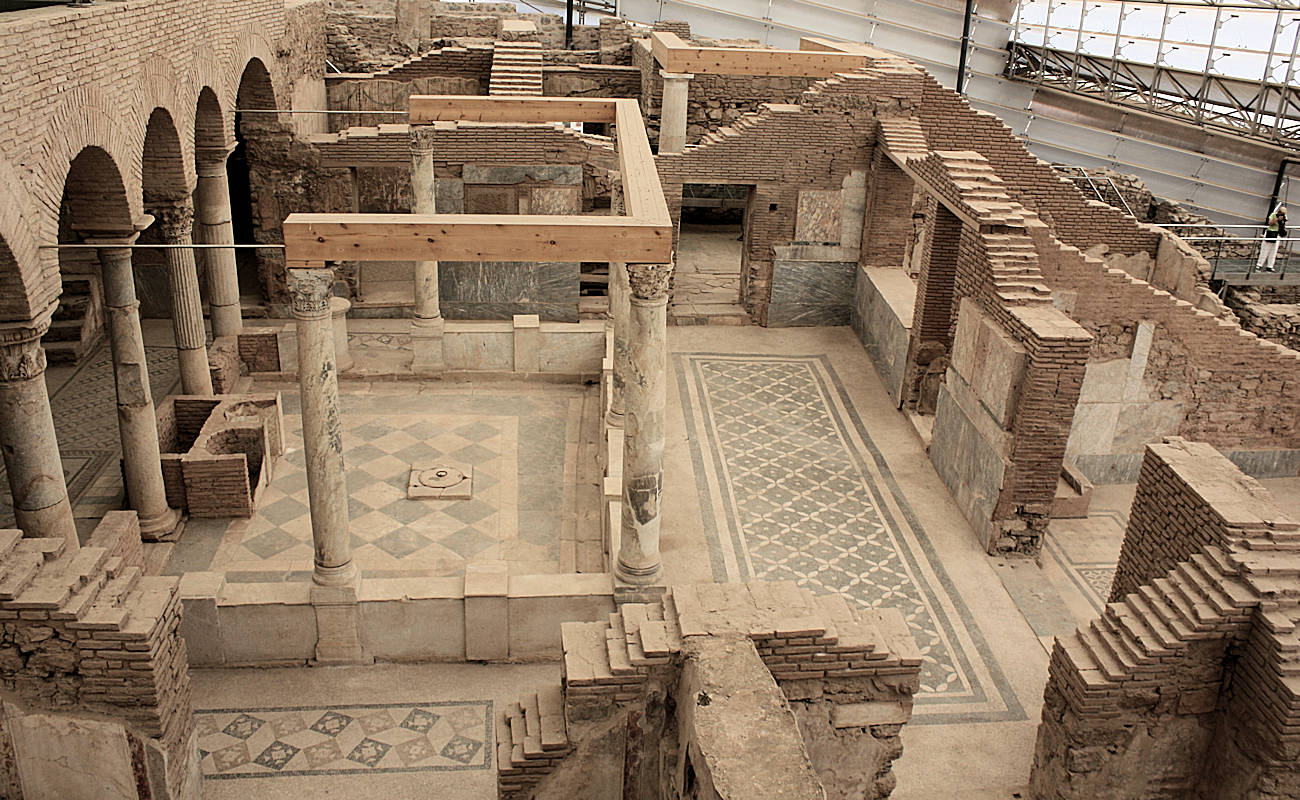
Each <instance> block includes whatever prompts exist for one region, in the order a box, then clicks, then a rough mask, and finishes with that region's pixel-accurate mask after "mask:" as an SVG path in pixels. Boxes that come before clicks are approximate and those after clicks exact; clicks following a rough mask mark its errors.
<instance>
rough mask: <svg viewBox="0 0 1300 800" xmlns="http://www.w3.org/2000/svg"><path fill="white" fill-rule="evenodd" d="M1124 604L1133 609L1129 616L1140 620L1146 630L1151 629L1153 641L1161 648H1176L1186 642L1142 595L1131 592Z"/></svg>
mask: <svg viewBox="0 0 1300 800" xmlns="http://www.w3.org/2000/svg"><path fill="white" fill-rule="evenodd" d="M1124 604H1125V605H1126V606H1128V607H1129V608H1130V609H1132V611H1133V614H1132V615H1131V616H1129V617H1128V618H1129V619H1131V620H1135V621H1137V622H1140V623H1141V625H1142V626H1143V627H1145V628H1146V630H1148V631H1150V634H1151V636H1152V642H1153V643H1154V644H1158V645H1159V647H1160V648H1161V649H1166V650H1174V649H1177V648H1180V647H1182V646H1183V645H1184V644H1185V642H1184V641H1183V640H1182V639H1179V638H1178V635H1177V634H1176V633H1174V631H1173V629H1172V628H1170V627H1169V626H1168V625H1166V624H1165V623H1164V620H1162V619H1161V618H1160V615H1159V614H1158V613H1156V611H1155V610H1154V609H1153V608H1151V605H1150V604H1149V603H1148V602H1147V601H1146V598H1144V597H1143V596H1142V595H1140V594H1136V593H1134V594H1130V595H1128V596H1127V597H1125V598H1124Z"/></svg>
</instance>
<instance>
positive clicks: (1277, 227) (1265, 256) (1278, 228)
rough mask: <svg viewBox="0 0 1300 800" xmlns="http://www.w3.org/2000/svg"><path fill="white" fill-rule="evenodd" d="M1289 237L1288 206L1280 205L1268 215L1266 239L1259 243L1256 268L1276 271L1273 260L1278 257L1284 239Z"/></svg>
mask: <svg viewBox="0 0 1300 800" xmlns="http://www.w3.org/2000/svg"><path fill="white" fill-rule="evenodd" d="M1285 238H1287V232H1286V206H1278V207H1277V209H1276V210H1275V211H1274V212H1273V213H1272V214H1269V216H1268V228H1267V229H1266V230H1265V231H1264V241H1263V242H1260V245H1259V260H1258V261H1256V262H1255V268H1256V269H1261V270H1263V271H1264V272H1276V271H1277V270H1275V269H1274V268H1273V262H1274V261H1275V260H1276V259H1277V248H1278V246H1279V245H1280V244H1282V240H1283V239H1285Z"/></svg>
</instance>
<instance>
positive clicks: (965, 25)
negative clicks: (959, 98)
mask: <svg viewBox="0 0 1300 800" xmlns="http://www.w3.org/2000/svg"><path fill="white" fill-rule="evenodd" d="M974 13H975V0H966V15H965V16H964V17H962V22H961V56H960V58H959V59H958V61H957V94H966V59H967V58H968V54H969V52H970V20H971V15H972V14H974Z"/></svg>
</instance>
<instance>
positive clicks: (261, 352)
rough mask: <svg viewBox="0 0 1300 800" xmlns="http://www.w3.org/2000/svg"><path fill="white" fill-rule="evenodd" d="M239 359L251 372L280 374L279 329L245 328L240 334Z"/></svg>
mask: <svg viewBox="0 0 1300 800" xmlns="http://www.w3.org/2000/svg"><path fill="white" fill-rule="evenodd" d="M239 359H240V360H241V361H243V362H244V366H245V367H247V368H248V371H249V372H279V371H280V334H279V329H277V328H244V330H243V331H242V332H240V334H239Z"/></svg>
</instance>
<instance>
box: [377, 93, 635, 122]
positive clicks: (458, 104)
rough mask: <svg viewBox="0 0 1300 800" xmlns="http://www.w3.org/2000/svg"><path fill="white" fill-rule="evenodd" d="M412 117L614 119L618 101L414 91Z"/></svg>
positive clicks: (426, 119)
mask: <svg viewBox="0 0 1300 800" xmlns="http://www.w3.org/2000/svg"><path fill="white" fill-rule="evenodd" d="M359 113H364V112H359ZM410 121H411V124H412V125H427V124H429V123H431V122H438V121H462V122H613V121H614V102H613V101H612V100H608V99H590V98H583V97H486V96H483V95H454V94H413V95H411V107H410Z"/></svg>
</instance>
